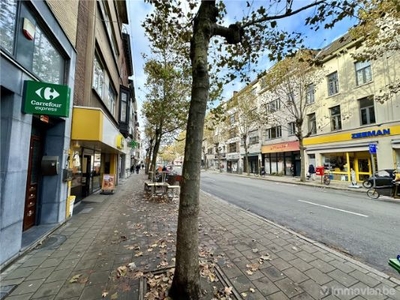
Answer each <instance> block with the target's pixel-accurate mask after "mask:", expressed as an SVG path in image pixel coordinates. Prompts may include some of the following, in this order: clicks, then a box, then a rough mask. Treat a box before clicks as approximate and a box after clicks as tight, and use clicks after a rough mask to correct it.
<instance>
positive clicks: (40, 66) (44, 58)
mask: <svg viewBox="0 0 400 300" xmlns="http://www.w3.org/2000/svg"><path fill="white" fill-rule="evenodd" d="M63 66H64V60H63V58H62V56H61V55H60V53H59V52H58V51H57V49H56V48H55V47H54V46H53V45H52V44H51V42H50V41H49V40H48V38H47V37H46V35H45V34H44V33H43V31H42V30H41V29H40V28H39V27H38V26H36V32H35V40H34V49H33V64H32V71H33V72H34V73H35V74H36V75H37V76H38V77H39V78H40V79H42V80H43V81H45V82H50V83H54V84H60V83H62V81H63V73H64V72H63V71H64V70H63Z"/></svg>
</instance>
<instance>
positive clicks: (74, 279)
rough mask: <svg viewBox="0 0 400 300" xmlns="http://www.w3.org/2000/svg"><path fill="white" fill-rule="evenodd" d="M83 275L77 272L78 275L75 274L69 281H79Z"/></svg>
mask: <svg viewBox="0 0 400 300" xmlns="http://www.w3.org/2000/svg"><path fill="white" fill-rule="evenodd" d="M81 276H82V274H77V275H75V276H73V277H72V278H71V279H70V280H69V283H75V282H78V279H79V277H81Z"/></svg>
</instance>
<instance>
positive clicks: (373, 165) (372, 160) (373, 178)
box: [371, 153, 376, 188]
mask: <svg viewBox="0 0 400 300" xmlns="http://www.w3.org/2000/svg"><path fill="white" fill-rule="evenodd" d="M371 164H372V180H373V182H374V183H373V186H372V187H373V188H375V187H376V183H375V159H374V155H373V154H372V153H371Z"/></svg>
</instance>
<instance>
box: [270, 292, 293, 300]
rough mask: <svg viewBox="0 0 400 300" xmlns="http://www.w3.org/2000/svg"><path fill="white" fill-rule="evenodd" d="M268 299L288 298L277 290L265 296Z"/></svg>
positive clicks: (280, 299)
mask: <svg viewBox="0 0 400 300" xmlns="http://www.w3.org/2000/svg"><path fill="white" fill-rule="evenodd" d="M266 299H268V300H288V299H289V298H288V297H286V295H285V294H284V293H282V292H277V293H275V294H272V295H269V296H267V298H266Z"/></svg>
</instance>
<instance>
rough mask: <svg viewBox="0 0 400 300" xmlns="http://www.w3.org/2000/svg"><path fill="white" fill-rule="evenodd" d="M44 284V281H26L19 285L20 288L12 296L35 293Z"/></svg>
mask: <svg viewBox="0 0 400 300" xmlns="http://www.w3.org/2000/svg"><path fill="white" fill-rule="evenodd" d="M43 282H44V279H38V280H29V281H24V282H22V283H21V284H20V285H18V287H17V288H16V289H15V290H13V291H12V292H11V294H10V295H12V296H17V295H24V294H32V293H35V292H36V291H37V290H38V289H39V287H40V286H41V285H42V283H43Z"/></svg>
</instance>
